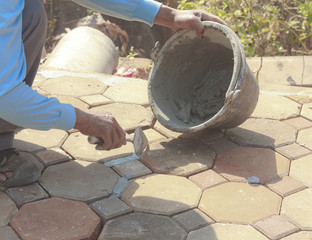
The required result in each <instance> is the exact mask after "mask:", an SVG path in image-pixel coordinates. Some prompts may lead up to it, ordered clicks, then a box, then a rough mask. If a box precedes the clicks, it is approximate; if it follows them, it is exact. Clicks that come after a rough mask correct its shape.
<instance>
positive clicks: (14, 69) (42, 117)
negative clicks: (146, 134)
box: [0, 0, 161, 130]
mask: <svg viewBox="0 0 312 240" xmlns="http://www.w3.org/2000/svg"><path fill="white" fill-rule="evenodd" d="M74 1H75V2H77V3H79V4H80V5H83V6H85V7H88V8H90V9H93V10H95V11H98V12H101V13H104V14H107V15H112V16H115V17H119V18H123V19H126V20H130V21H132V20H136V21H141V22H145V23H147V24H149V25H152V24H153V21H154V18H155V16H156V14H157V12H158V10H159V8H160V6H161V4H160V3H158V2H156V1H153V0H74ZM23 8H24V0H10V1H0V118H2V119H4V120H6V121H8V122H10V123H13V124H15V125H17V126H21V127H24V128H33V129H39V130H48V129H51V128H58V129H64V130H69V129H71V128H73V126H74V124H75V121H76V115H75V110H74V107H73V106H72V105H70V104H64V103H60V102H59V101H58V100H57V99H56V98H47V97H44V96H42V95H40V94H39V93H37V92H36V91H34V90H33V89H32V88H31V87H29V86H28V85H26V84H25V82H23V80H24V78H25V76H26V59H25V54H24V47H23V42H22V11H23Z"/></svg>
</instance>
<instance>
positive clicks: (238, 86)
mask: <svg viewBox="0 0 312 240" xmlns="http://www.w3.org/2000/svg"><path fill="white" fill-rule="evenodd" d="M203 23H204V25H205V27H206V29H205V33H204V37H203V38H202V39H198V38H197V37H196V32H195V30H183V31H179V32H177V33H175V34H174V35H173V36H172V37H171V38H170V39H169V40H168V41H167V42H166V43H165V44H164V46H163V47H162V48H161V49H160V51H159V52H158V53H157V54H156V57H155V59H154V66H153V69H152V70H151V73H150V76H149V82H148V95H149V102H150V105H151V108H152V111H153V113H154V115H155V116H156V118H157V119H158V121H159V122H160V123H161V124H162V125H163V126H165V127H166V128H168V129H170V130H172V131H176V132H182V133H183V132H184V133H186V132H196V131H199V130H202V129H206V128H222V129H227V128H233V127H236V126H238V125H240V124H241V123H243V122H244V121H245V120H247V118H248V117H249V116H250V115H251V114H252V112H253V110H254V109H255V107H256V104H257V101H258V96H259V86H258V83H257V81H256V79H255V77H254V75H253V73H252V72H251V70H250V69H249V67H248V65H247V63H246V58H245V53H244V48H243V46H242V43H241V41H240V39H239V38H238V36H237V35H236V34H235V33H234V32H233V31H232V30H231V29H230V28H228V27H227V26H224V25H221V24H218V23H216V22H210V21H205V22H203Z"/></svg>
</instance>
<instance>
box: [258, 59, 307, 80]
mask: <svg viewBox="0 0 312 240" xmlns="http://www.w3.org/2000/svg"><path fill="white" fill-rule="evenodd" d="M303 64H304V62H303V57H302V56H301V57H296V56H294V57H287V58H284V57H265V58H262V68H261V71H260V73H259V78H258V81H259V82H260V83H261V82H266V83H269V84H279V85H292V84H291V83H290V82H294V83H295V84H296V85H301V84H302V74H303V69H304V66H303Z"/></svg>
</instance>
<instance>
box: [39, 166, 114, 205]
mask: <svg viewBox="0 0 312 240" xmlns="http://www.w3.org/2000/svg"><path fill="white" fill-rule="evenodd" d="M118 178H119V177H118V175H117V174H116V173H115V172H114V171H113V170H112V169H110V168H108V167H105V166H104V165H103V164H99V163H90V162H84V161H72V162H67V163H62V164H58V165H54V166H51V167H48V168H47V169H46V171H45V172H44V174H43V175H42V176H41V178H40V179H39V181H40V184H41V185H42V186H43V187H44V188H45V189H46V190H47V191H48V192H49V194H50V195H51V196H56V197H63V198H68V199H73V200H79V201H91V200H97V199H99V198H103V197H107V196H109V193H111V192H112V190H113V188H114V186H115V184H116V183H117V181H118Z"/></svg>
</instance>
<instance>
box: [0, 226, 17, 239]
mask: <svg viewBox="0 0 312 240" xmlns="http://www.w3.org/2000/svg"><path fill="white" fill-rule="evenodd" d="M0 239H3V240H19V238H18V236H17V235H16V234H15V232H14V231H13V230H12V228H10V227H8V226H6V227H1V228H0Z"/></svg>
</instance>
